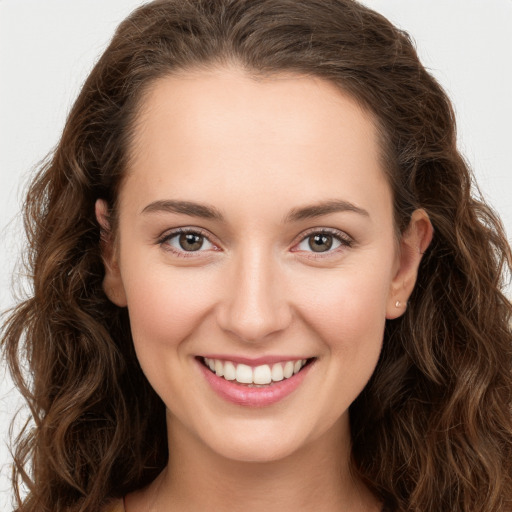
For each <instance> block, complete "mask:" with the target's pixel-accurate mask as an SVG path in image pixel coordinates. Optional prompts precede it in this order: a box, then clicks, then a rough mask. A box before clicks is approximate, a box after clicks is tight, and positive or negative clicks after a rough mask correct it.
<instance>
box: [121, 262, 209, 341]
mask: <svg viewBox="0 0 512 512" xmlns="http://www.w3.org/2000/svg"><path fill="white" fill-rule="evenodd" d="M126 275H127V276H129V277H128V278H127V279H125V291H126V296H127V301H128V311H129V316H130V323H131V329H132V334H133V338H134V342H135V344H136V346H137V345H140V344H141V342H142V341H144V344H147V343H157V344H162V345H166V346H169V347H170V346H175V345H177V344H179V342H180V341H181V340H183V339H185V338H186V337H187V336H188V334H190V333H191V332H192V331H193V330H194V328H195V327H197V325H198V324H199V323H200V322H201V319H202V318H203V317H204V316H206V315H207V314H208V311H209V308H210V307H211V304H212V299H211V294H210V293H209V292H210V290H211V289H212V287H213V284H212V283H211V278H209V276H208V274H207V273H198V272H187V271H183V270H181V271H179V270H176V269H172V268H171V267H161V268H159V269H158V271H155V270H153V271H151V270H150V271H145V272H140V271H137V270H135V269H133V270H131V271H130V269H127V272H126Z"/></svg>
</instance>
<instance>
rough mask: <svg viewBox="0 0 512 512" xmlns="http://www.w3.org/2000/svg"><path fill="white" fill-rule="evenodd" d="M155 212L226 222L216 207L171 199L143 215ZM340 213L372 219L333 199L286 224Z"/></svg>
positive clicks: (300, 211) (299, 211) (298, 212)
mask: <svg viewBox="0 0 512 512" xmlns="http://www.w3.org/2000/svg"><path fill="white" fill-rule="evenodd" d="M155 212H157V213H158V212H168V213H180V214H184V215H190V216H192V217H200V218H203V219H212V220H218V221H221V222H223V221H224V216H223V215H222V213H221V212H220V211H219V210H218V209H217V208H215V207H214V206H209V205H206V204H200V203H195V202H193V201H179V200H171V199H167V200H160V201H154V202H152V203H150V204H148V205H147V206H146V207H145V208H144V209H143V210H142V212H141V213H155ZM338 212H353V213H357V214H359V215H362V216H364V217H370V214H369V213H368V212H367V211H366V210H364V209H363V208H360V207H358V206H356V205H355V204H352V203H350V202H348V201H344V200H341V199H331V200H328V201H322V202H320V203H315V204H312V205H306V206H301V207H299V208H293V209H292V210H290V212H289V213H288V214H287V215H286V216H285V218H284V222H285V223H291V222H298V221H301V220H307V219H313V218H316V217H322V216H323V215H329V214H332V213H338Z"/></svg>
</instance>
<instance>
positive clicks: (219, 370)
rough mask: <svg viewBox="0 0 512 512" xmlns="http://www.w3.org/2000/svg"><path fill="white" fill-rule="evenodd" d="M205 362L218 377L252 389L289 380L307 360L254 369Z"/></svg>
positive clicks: (233, 364) (213, 361) (230, 364)
mask: <svg viewBox="0 0 512 512" xmlns="http://www.w3.org/2000/svg"><path fill="white" fill-rule="evenodd" d="M204 362H205V364H206V366H208V368H210V370H211V371H212V372H214V373H215V374H216V375H217V376H218V377H224V378H225V379H226V380H236V381H237V382H239V383H240V384H248V385H249V386H250V387H253V385H256V387H257V386H262V385H268V384H271V383H272V382H279V381H281V380H283V379H289V378H290V377H291V376H292V375H295V374H296V373H298V372H299V371H300V370H301V369H302V368H303V367H304V365H305V364H306V362H307V359H299V360H296V361H283V362H282V363H275V364H273V365H272V367H270V365H268V364H263V365H260V366H256V367H254V368H253V367H251V366H248V365H246V364H241V363H240V364H235V363H233V362H231V361H221V360H220V359H209V358H207V357H205V358H204Z"/></svg>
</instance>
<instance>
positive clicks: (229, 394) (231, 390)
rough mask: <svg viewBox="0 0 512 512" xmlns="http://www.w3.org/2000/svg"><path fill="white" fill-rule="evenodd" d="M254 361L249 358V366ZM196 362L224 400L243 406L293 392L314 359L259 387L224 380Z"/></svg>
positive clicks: (266, 403)
mask: <svg viewBox="0 0 512 512" xmlns="http://www.w3.org/2000/svg"><path fill="white" fill-rule="evenodd" d="M212 359H213V358H212ZM218 359H221V358H218ZM228 360H229V361H233V359H228ZM283 360H285V359H279V361H283ZM288 360H289V359H288ZM254 361H255V360H251V366H252V365H254ZM265 361H268V358H265ZM197 364H198V365H199V368H200V370H201V371H202V372H203V375H204V377H205V379H206V380H207V382H208V383H209V384H210V386H211V387H212V389H213V390H214V391H215V392H216V393H217V394H218V395H219V396H220V397H221V398H223V399H224V400H227V401H228V402H231V403H234V404H236V405H243V406H245V407H266V406H269V405H272V404H275V403H277V402H279V401H280V400H282V399H283V398H285V397H287V396H288V395H290V394H291V393H293V392H294V391H295V390H296V389H297V388H298V387H299V386H300V384H301V383H302V381H303V380H304V378H305V377H306V375H307V373H308V372H309V369H310V368H311V367H312V366H313V364H314V361H313V362H312V363H310V364H308V365H306V366H305V367H304V368H302V370H301V371H300V372H299V373H296V374H295V375H293V376H292V377H290V378H289V379H284V380H282V381H280V382H276V383H274V384H271V385H269V386H265V387H261V388H250V387H248V386H244V385H242V384H239V383H237V382H236V381H232V380H231V381H230V380H226V379H224V378H222V377H218V376H217V375H216V374H215V373H213V372H212V371H211V370H210V369H209V368H207V367H206V366H205V365H204V364H203V363H201V362H200V361H197ZM244 364H247V363H244Z"/></svg>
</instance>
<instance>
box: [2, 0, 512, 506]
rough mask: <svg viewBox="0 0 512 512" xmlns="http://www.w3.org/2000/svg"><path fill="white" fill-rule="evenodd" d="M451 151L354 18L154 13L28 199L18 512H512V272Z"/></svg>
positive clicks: (397, 68)
mask: <svg viewBox="0 0 512 512" xmlns="http://www.w3.org/2000/svg"><path fill="white" fill-rule="evenodd" d="M455 142H456V141H455V126H454V118H453V112H452V109H451V106H450V103H449V101H448V99H447V98H446V95H445V94H444V92H443V91H442V90H441V88H440V87H439V85H438V84H437V83H436V82H435V80H434V79H433V78H432V77H430V76H429V75H428V73H426V71H425V70H424V68H423V67H422V66H421V64H420V63H419V61H418V59H417V56H416V54H415V52H414V49H413V48H412V46H411V43H410V41H409V40H408V38H407V36H406V35H404V34H403V33H401V32H400V31H398V30H397V29H395V28H394V27H393V26H392V25H391V24H390V23H389V22H388V21H387V20H385V19H384V18H382V17H381V16H379V15H378V14H376V13H374V12H372V11H370V10H368V9H366V8H364V7H362V6H360V5H359V4H357V3H354V2H353V1H349V0H322V1H319V0H318V1H297V0H293V1H292V0H251V1H247V0H245V1H244V0H234V1H233V0H216V1H214V2H212V1H210V0H159V1H157V2H153V3H150V4H148V5H147V6H144V7H141V8H140V9H138V10H137V11H135V12H134V13H133V14H132V15H131V16H130V18H128V19H127V20H126V21H125V22H124V23H123V24H122V25H121V26H120V27H119V29H118V31H117V33H116V35H115V37H114V39H113V41H112V43H111V45H110V46H109V48H108V49H107V50H106V51H105V53H104V55H103V57H102V58H101V59H100V61H99V62H98V64H97V65H96V67H95V68H94V70H93V71H92V73H91V75H90V76H89V78H88V80H87V82H86V83H85V85H84V87H83V89H82V92H81V94H80V96H79V98H78V100H77V101H76V103H75V105H74V107H73V109H72V112H71V114H70V116H69V119H68V122H67V124H66V127H65V130H64V133H63V136H62V140H61V142H60V144H59V146H58V148H57V150H56V152H55V154H54V156H53V158H52V159H51V161H50V162H48V164H47V165H46V166H45V167H44V168H43V169H42V170H41V172H40V174H39V176H38V178H37V179H36V180H35V181H34V183H33V185H32V187H31V189H30V192H29V195H28V198H27V203H26V219H27V231H28V234H29V238H30V243H31V245H30V257H31V259H30V264H31V265H32V267H31V268H32V272H33V280H34V296H33V297H32V298H30V299H29V300H27V301H26V302H24V303H22V304H21V305H20V306H19V307H18V308H17V310H16V311H15V312H14V313H13V314H12V315H11V317H10V319H9V322H8V324H7V328H6V332H5V336H4V347H5V351H6V354H7V357H8V358H9V363H10V365H11V370H12V373H13V376H14V378H15V379H16V382H17V384H18V386H19V388H20V389H21V390H22V392H23V394H24V395H25V397H26V398H27V400H28V402H29V405H30V407H31V411H32V414H33V417H34V421H35V425H36V428H35V429H34V430H30V431H29V430H27V431H26V432H25V433H24V435H23V436H22V437H21V438H20V440H19V443H18V446H17V452H16V468H17V473H16V475H15V479H16V480H15V481H20V480H21V481H23V482H25V483H26V484H28V485H29V491H30V492H29V494H28V496H27V497H26V499H24V500H21V501H20V503H19V510H20V511H23V512H28V511H35V510H38V511H43V510H48V511H50V510H51V511H52V512H53V511H60V510H66V511H67V510H72V511H75V510H76V511H82V512H85V511H97V510H123V509H124V510H126V511H127V512H135V511H139V512H140V511H146V510H147V511H149V510H151V511H157V512H160V511H162V512H163V511H168V510H169V511H170V510H172V511H184V510H210V509H211V510H228V509H229V510H232V509H233V508H235V509H237V508H242V507H243V508H244V509H248V510H273V509H276V510H277V509H279V510H313V509H314V510H322V511H330V510H333V511H334V510H346V511H350V512H356V511H379V510H393V511H412V510H415V511H427V510H428V511H430V510H450V511H466V512H467V511H477V510H478V511H485V512H490V511H498V510H499V511H503V510H505V511H506V510H510V509H511V506H512V484H511V474H512V471H511V470H512V468H511V462H510V461H511V460H512V453H511V452H512V417H511V416H512V413H511V403H512V399H511V393H512V382H511V379H512V377H511V368H512V365H511V360H512V358H511V351H512V337H511V333H510V327H509V325H510V324H509V321H510V313H511V306H510V303H509V302H508V301H507V300H506V298H505V297H504V296H503V294H502V293H501V291H500V286H501V285H502V279H503V271H504V270H506V269H509V268H510V261H511V257H510V249H509V247H508V245H507V242H506V238H505V236H504V234H503V232H502V229H501V226H500V223H499V221H498V219H497V218H496V217H495V216H494V214H493V213H492V212H491V210H490V209H489V208H488V207H487V206H486V205H485V204H484V203H483V202H482V201H479V200H477V199H475V198H473V197H471V195H470V186H471V179H470V174H469V171H468V169H467V167H466V165H465V163H464V161H463V159H462V158H461V156H460V155H459V153H458V152H457V150H456V144H455ZM20 350H24V351H25V352H26V354H27V359H28V363H29V367H30V376H31V379H25V378H24V377H23V373H22V364H24V363H23V362H21V361H19V359H18V355H19V354H20ZM29 467H31V468H32V469H31V472H30V473H27V472H26V471H27V469H28V468H29ZM105 507H106V508H105Z"/></svg>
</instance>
